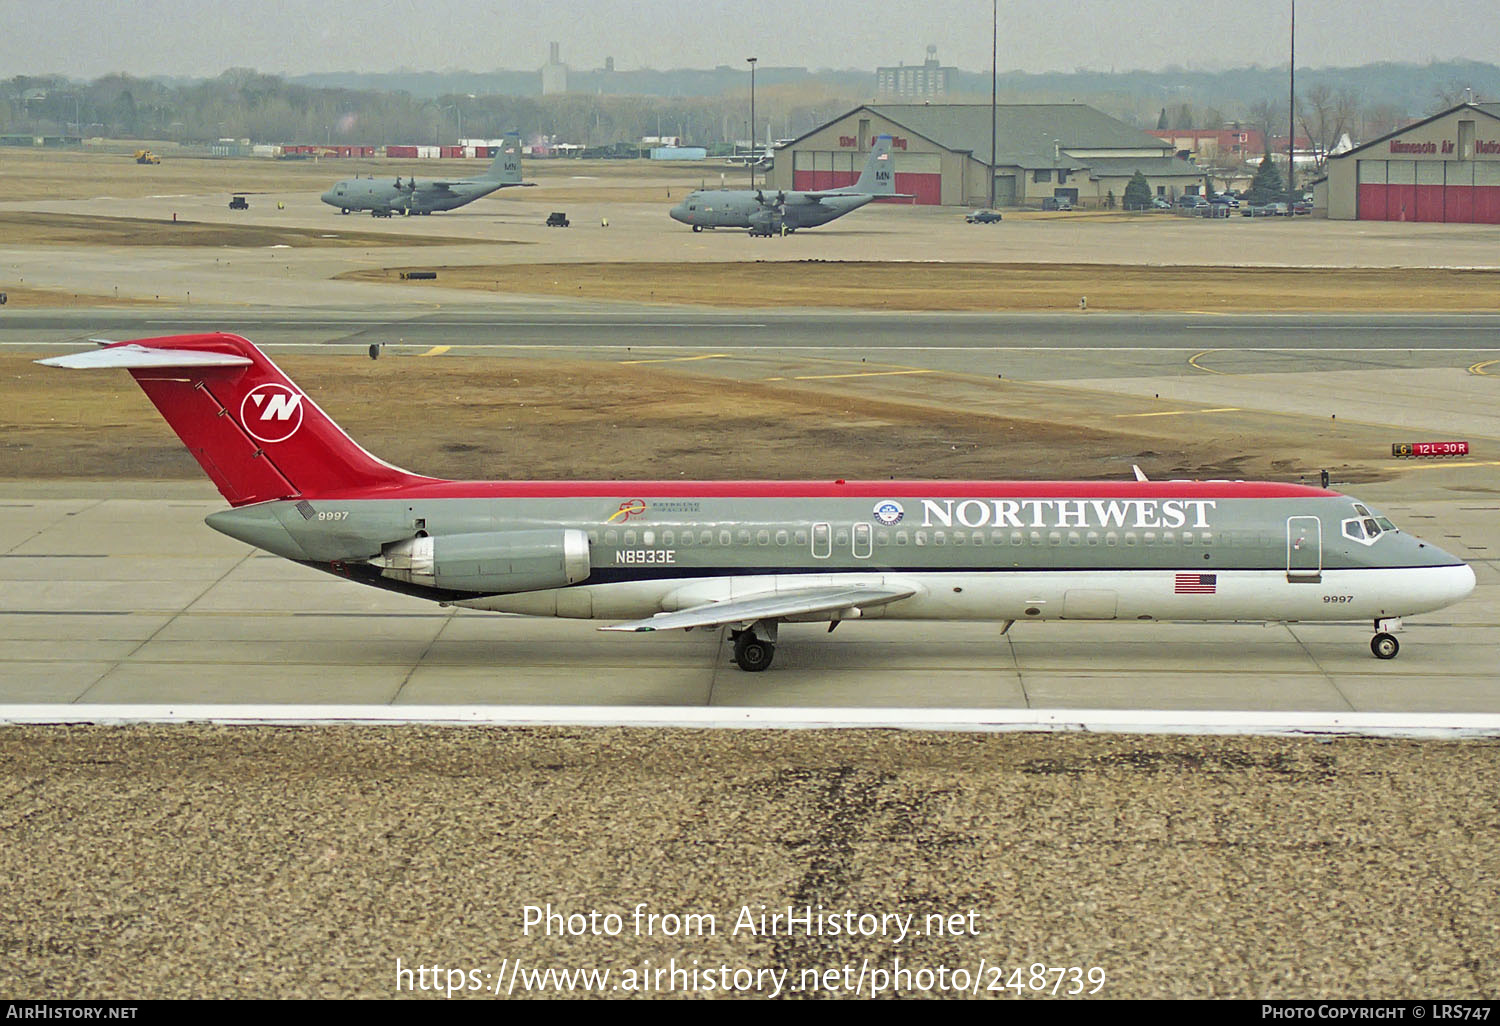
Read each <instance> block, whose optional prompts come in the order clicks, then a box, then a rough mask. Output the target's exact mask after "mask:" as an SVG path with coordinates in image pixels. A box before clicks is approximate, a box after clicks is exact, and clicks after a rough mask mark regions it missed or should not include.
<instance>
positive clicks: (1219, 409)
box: [1115, 372, 1240, 418]
mask: <svg viewBox="0 0 1500 1026" xmlns="http://www.w3.org/2000/svg"><path fill="white" fill-rule="evenodd" d="M1215 373H1217V372H1215ZM1239 412H1240V407H1238V406H1215V407H1213V408H1211V409H1207V410H1163V411H1162V412H1160V413H1117V414H1115V417H1116V418H1121V417H1187V416H1191V415H1192V414H1194V413H1239Z"/></svg>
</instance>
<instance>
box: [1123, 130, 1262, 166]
mask: <svg viewBox="0 0 1500 1026" xmlns="http://www.w3.org/2000/svg"><path fill="white" fill-rule="evenodd" d="M1146 134H1147V135H1154V136H1156V137H1157V138H1158V139H1165V140H1166V141H1167V142H1169V143H1171V144H1172V149H1173V150H1174V151H1175V152H1176V153H1177V154H1178V155H1179V156H1186V157H1187V158H1188V159H1189V160H1195V161H1197V162H1198V163H1200V164H1223V165H1230V164H1243V163H1244V162H1245V161H1246V160H1248V159H1250V158H1251V157H1259V156H1261V155H1262V154H1264V153H1265V152H1266V137H1265V135H1264V134H1263V133H1262V132H1261V131H1260V130H1259V129H1256V128H1151V129H1147V130H1146Z"/></svg>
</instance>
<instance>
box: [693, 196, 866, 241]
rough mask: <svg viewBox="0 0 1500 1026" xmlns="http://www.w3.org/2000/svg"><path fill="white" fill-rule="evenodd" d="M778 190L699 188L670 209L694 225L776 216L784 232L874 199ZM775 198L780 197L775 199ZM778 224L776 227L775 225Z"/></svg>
mask: <svg viewBox="0 0 1500 1026" xmlns="http://www.w3.org/2000/svg"><path fill="white" fill-rule="evenodd" d="M818 196H819V198H817V199H813V198H809V194H808V193H804V192H788V193H777V192H774V191H769V190H764V189H760V190H749V189H700V190H698V191H697V192H694V193H693V194H692V195H690V196H689V197H688V198H687V199H685V200H683V201H682V202H681V203H679V204H677V205H676V206H675V207H673V208H672V211H671V213H672V219H673V220H676V221H681V222H682V223H683V224H687V225H692V226H693V228H695V229H697V228H754V227H755V226H756V224H755V222H756V220H757V219H761V220H764V221H766V222H767V223H768V224H770V223H772V222H775V221H776V220H777V219H778V218H779V219H780V221H781V222H784V223H785V225H786V229H787V231H796V230H797V229H798V228H816V227H817V226H818V225H820V224H827V223H828V222H829V221H832V220H833V219H835V218H838V217H843V216H844V215H845V214H847V213H849V211H851V210H858V209H859V208H860V207H862V206H864V205H865V204H866V203H869V202H870V201H871V200H873V199H875V197H874V196H871V195H863V194H857V193H849V194H844V195H828V194H826V193H820V194H818ZM778 197H784V198H782V200H781V202H779V203H778V202H777V199H778ZM777 227H779V226H777Z"/></svg>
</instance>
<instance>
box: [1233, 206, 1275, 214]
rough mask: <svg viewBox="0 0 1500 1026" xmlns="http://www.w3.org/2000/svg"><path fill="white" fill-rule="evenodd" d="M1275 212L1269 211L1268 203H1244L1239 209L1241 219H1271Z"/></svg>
mask: <svg viewBox="0 0 1500 1026" xmlns="http://www.w3.org/2000/svg"><path fill="white" fill-rule="evenodd" d="M1275 213H1276V211H1274V210H1272V209H1271V204H1269V203H1246V204H1245V205H1244V206H1243V207H1240V215H1241V216H1242V217H1271V216H1272V215H1274V214H1275Z"/></svg>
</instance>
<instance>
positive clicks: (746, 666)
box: [734, 631, 776, 673]
mask: <svg viewBox="0 0 1500 1026" xmlns="http://www.w3.org/2000/svg"><path fill="white" fill-rule="evenodd" d="M775 656H776V646H775V645H773V644H771V643H770V642H769V641H762V640H760V639H759V638H757V637H756V636H755V635H754V634H752V633H751V632H749V631H745V632H744V633H742V634H740V635H739V637H737V638H735V639H734V661H735V663H736V664H738V666H739V668H740V669H742V670H744V671H746V672H747V673H759V672H761V671H762V670H764V669H765V668H766V667H768V666H770V665H771V660H772V659H773V658H775Z"/></svg>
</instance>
